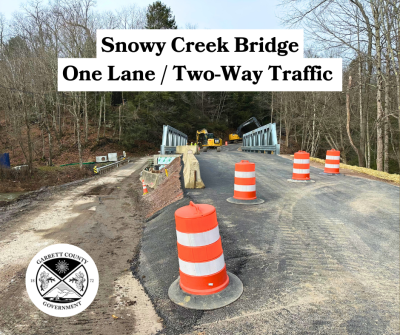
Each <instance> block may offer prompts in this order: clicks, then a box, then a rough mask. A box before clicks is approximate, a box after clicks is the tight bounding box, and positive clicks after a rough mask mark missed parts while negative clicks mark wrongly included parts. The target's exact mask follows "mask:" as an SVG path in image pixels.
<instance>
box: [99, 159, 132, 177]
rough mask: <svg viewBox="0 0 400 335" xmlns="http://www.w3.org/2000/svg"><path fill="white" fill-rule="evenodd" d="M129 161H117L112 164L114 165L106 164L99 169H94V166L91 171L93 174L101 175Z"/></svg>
mask: <svg viewBox="0 0 400 335" xmlns="http://www.w3.org/2000/svg"><path fill="white" fill-rule="evenodd" d="M129 161H130V160H129V159H124V160H121V161H118V162H114V163H111V164H107V165H104V166H100V167H96V166H95V167H94V168H93V170H94V173H95V174H103V173H106V172H108V171H109V170H111V169H114V168H116V167H119V166H121V165H123V164H125V163H128V162H129Z"/></svg>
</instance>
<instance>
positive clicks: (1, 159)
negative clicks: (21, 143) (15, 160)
mask: <svg viewBox="0 0 400 335" xmlns="http://www.w3.org/2000/svg"><path fill="white" fill-rule="evenodd" d="M0 166H1V167H6V168H10V155H9V154H8V152H7V153H5V154H0Z"/></svg>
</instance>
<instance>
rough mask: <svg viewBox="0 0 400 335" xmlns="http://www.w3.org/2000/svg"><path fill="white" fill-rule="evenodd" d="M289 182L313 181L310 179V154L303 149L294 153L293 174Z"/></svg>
mask: <svg viewBox="0 0 400 335" xmlns="http://www.w3.org/2000/svg"><path fill="white" fill-rule="evenodd" d="M288 181H291V182H313V180H311V179H310V154H309V153H308V152H305V151H301V150H300V151H298V152H295V153H294V160H293V175H292V179H288Z"/></svg>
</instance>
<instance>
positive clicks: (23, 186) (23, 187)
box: [0, 165, 94, 193]
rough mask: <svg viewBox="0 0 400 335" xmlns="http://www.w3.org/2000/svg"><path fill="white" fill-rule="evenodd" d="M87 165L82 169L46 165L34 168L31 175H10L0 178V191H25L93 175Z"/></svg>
mask: <svg viewBox="0 0 400 335" xmlns="http://www.w3.org/2000/svg"><path fill="white" fill-rule="evenodd" d="M93 174H94V173H93V171H92V170H91V169H90V168H89V167H84V168H82V169H80V168H79V166H77V165H74V166H65V167H57V166H46V167H39V168H35V169H34V172H33V175H32V176H29V175H24V176H18V175H10V176H9V178H3V179H0V193H9V192H27V191H34V190H37V189H40V188H42V187H44V186H56V185H62V184H66V183H69V182H72V181H75V180H79V179H84V178H87V177H90V176H93Z"/></svg>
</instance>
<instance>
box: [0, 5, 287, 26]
mask: <svg viewBox="0 0 400 335" xmlns="http://www.w3.org/2000/svg"><path fill="white" fill-rule="evenodd" d="M153 1H154V0H150V1H149V0H112V1H110V0H97V6H96V8H97V9H98V10H99V11H103V10H114V9H116V8H121V7H124V6H128V5H130V4H135V5H138V6H141V7H147V6H148V5H149V4H150V3H152V2H153ZM161 1H162V2H163V3H164V4H166V5H167V6H168V7H171V10H172V12H173V14H174V15H175V20H176V22H177V24H178V27H179V28H184V27H185V25H186V24H187V23H190V24H192V25H196V26H197V29H283V28H284V27H283V26H281V25H280V22H279V19H278V18H277V15H278V14H279V12H280V8H279V7H277V5H278V3H279V2H280V1H279V0H161ZM23 2H24V1H19V0H14V1H8V0H0V3H1V4H0V12H1V13H3V14H5V16H6V18H11V16H12V13H13V12H15V11H18V10H19V9H20V5H21V3H23Z"/></svg>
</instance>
